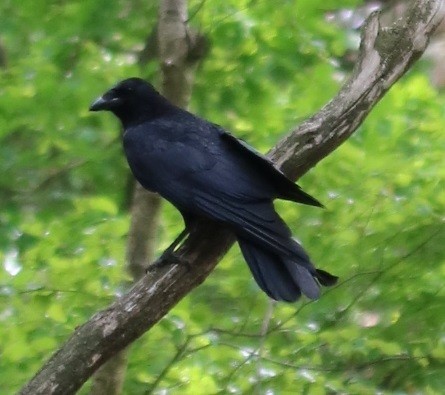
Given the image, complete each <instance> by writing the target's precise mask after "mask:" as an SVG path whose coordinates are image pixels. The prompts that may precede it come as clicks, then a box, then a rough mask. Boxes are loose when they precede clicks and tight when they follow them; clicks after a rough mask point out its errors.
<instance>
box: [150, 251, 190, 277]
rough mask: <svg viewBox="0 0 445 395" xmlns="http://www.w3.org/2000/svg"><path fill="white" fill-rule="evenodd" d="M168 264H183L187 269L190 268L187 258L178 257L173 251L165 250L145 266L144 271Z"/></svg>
mask: <svg viewBox="0 0 445 395" xmlns="http://www.w3.org/2000/svg"><path fill="white" fill-rule="evenodd" d="M168 265H184V266H186V267H187V269H188V270H190V268H191V265H190V262H189V261H188V260H187V259H185V258H182V257H180V256H179V255H178V254H176V253H175V252H169V251H166V252H164V253H163V254H162V255H161V256H160V257H159V258H158V259H156V261H154V262H153V263H152V264H151V265H150V266H149V267H148V268H147V270H146V272H147V273H149V272H152V271H154V270H156V269H159V268H161V267H164V266H168Z"/></svg>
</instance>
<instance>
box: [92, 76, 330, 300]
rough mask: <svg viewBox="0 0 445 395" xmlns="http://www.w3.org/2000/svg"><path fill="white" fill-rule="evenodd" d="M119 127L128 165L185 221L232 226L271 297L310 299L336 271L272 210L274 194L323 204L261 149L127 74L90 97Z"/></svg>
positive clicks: (94, 104) (245, 254) (261, 284)
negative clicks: (319, 263) (315, 260)
mask: <svg viewBox="0 0 445 395" xmlns="http://www.w3.org/2000/svg"><path fill="white" fill-rule="evenodd" d="M90 109H91V110H92V111H99V110H108V111H112V112H113V113H114V114H115V115H116V116H117V117H118V118H119V119H120V120H121V122H122V125H123V127H124V130H125V131H124V137H123V144H124V149H125V153H126V156H127V159H128V163H129V165H130V168H131V170H132V172H133V174H134V176H135V177H136V179H137V180H138V181H139V182H140V183H141V184H142V186H143V187H144V188H146V189H148V190H151V191H154V192H158V193H159V194H160V195H161V196H163V197H164V198H165V199H167V200H169V201H170V202H171V203H172V204H173V205H174V206H175V207H176V208H177V209H178V210H179V211H180V212H181V214H182V215H183V217H184V220H185V223H186V227H189V228H190V227H191V224H192V223H193V219H194V218H197V217H206V218H211V219H213V220H216V221H220V222H222V223H224V224H225V225H226V226H229V227H230V228H231V230H232V231H233V232H234V233H235V235H236V237H237V240H238V243H239V245H240V248H241V251H242V253H243V256H244V258H245V259H246V261H247V263H248V264H249V267H250V269H251V271H252V274H253V276H254V278H255V280H256V281H257V283H258V285H259V286H260V287H261V288H262V289H263V290H264V292H266V293H267V294H268V295H269V296H270V297H271V298H273V299H275V300H285V301H289V302H291V301H294V300H296V299H297V298H298V297H299V296H300V295H301V294H304V295H306V296H308V297H309V298H312V299H315V298H317V297H318V296H319V284H322V285H333V284H335V282H336V279H337V278H336V277H335V276H332V275H330V274H329V273H327V272H324V271H321V270H316V269H315V268H314V266H313V264H312V263H311V261H310V259H309V257H308V255H307V254H306V253H305V251H304V250H303V248H302V247H301V246H300V244H298V243H297V242H296V241H295V240H294V239H293V238H292V235H291V232H290V230H289V228H288V227H287V225H286V224H285V223H284V221H283V220H282V219H281V218H280V217H279V216H278V214H277V213H276V211H275V209H274V207H273V203H272V202H273V199H276V198H280V199H286V200H292V201H295V202H298V203H303V204H309V205H313V206H321V204H320V203H319V202H318V201H317V200H316V199H314V198H313V197H311V196H310V195H308V194H306V193H305V192H303V191H302V190H301V189H300V188H299V187H298V186H297V185H296V184H294V183H293V182H292V181H290V180H289V179H288V178H287V177H286V176H285V175H284V174H283V173H282V172H280V171H279V170H278V169H276V168H275V167H274V166H273V164H272V162H271V161H270V160H269V159H267V158H266V157H265V156H263V155H261V154H259V153H258V152H256V151H255V150H254V149H253V148H251V147H250V146H248V145H247V144H246V143H245V142H243V141H241V140H239V139H237V138H235V137H234V136H232V135H231V134H229V133H227V132H226V131H225V130H223V129H222V128H221V127H219V126H217V125H214V124H212V123H210V122H207V121H205V120H203V119H201V118H198V117H196V116H195V115H193V114H191V113H189V112H187V111H185V110H182V109H180V108H178V107H176V106H174V105H173V104H171V103H169V102H168V101H167V99H165V98H164V97H163V96H161V95H160V94H159V93H158V92H157V91H156V90H155V89H154V88H153V87H152V86H151V85H150V84H148V83H147V82H145V81H143V80H141V79H138V78H131V79H128V80H125V81H122V82H121V83H119V84H117V85H116V86H115V87H114V88H112V89H111V90H109V91H108V92H106V93H105V94H104V95H103V96H102V97H100V98H99V99H98V100H96V101H95V102H94V103H93V104H92V106H91V108H90Z"/></svg>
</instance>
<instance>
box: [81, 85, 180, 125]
mask: <svg viewBox="0 0 445 395" xmlns="http://www.w3.org/2000/svg"><path fill="white" fill-rule="evenodd" d="M172 108H174V106H173V104H171V103H170V102H169V101H168V100H167V99H166V98H164V97H163V96H162V95H161V94H160V93H159V92H157V91H156V89H155V88H153V86H152V85H151V84H149V83H148V82H146V81H144V80H143V79H141V78H135V77H134V78H128V79H126V80H123V81H121V82H119V83H118V84H116V85H115V86H114V87H112V88H111V89H110V90H108V91H107V92H105V93H104V94H103V95H102V96H100V97H99V98H97V99H96V100H95V101H94V102H93V103H92V104H91V106H90V111H111V112H112V113H113V114H114V115H116V116H117V117H118V118H119V119H120V120H121V121H122V124H123V125H124V127H126V126H130V125H132V124H137V123H139V122H144V121H146V120H150V119H153V118H156V117H158V116H160V115H163V114H165V113H166V112H168V111H171V110H172Z"/></svg>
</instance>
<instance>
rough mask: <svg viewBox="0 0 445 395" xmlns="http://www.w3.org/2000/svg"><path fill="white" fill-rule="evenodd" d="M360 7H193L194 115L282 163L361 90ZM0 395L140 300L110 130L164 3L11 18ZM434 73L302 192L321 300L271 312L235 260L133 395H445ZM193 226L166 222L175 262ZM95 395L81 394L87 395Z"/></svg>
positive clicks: (164, 341) (132, 372) (30, 3)
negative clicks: (354, 17)
mask: <svg viewBox="0 0 445 395" xmlns="http://www.w3.org/2000/svg"><path fill="white" fill-rule="evenodd" d="M359 5H361V2H360V1H358V0H349V1H347V0H342V1H337V0H336V1H334V0H313V1H311V2H308V1H307V2H303V1H291V0H288V1H282V2H280V5H279V6H277V3H276V2H273V1H253V0H249V1H248V0H241V1H239V0H237V1H235V0H227V1H224V2H220V1H217V0H207V1H202V0H193V1H190V3H189V11H190V17H191V21H190V23H191V24H192V25H193V26H194V27H196V28H198V29H199V30H200V31H202V32H203V33H205V34H206V35H207V37H208V38H209V39H210V41H211V52H210V54H209V56H208V57H207V58H206V59H205V60H204V61H203V62H202V64H201V65H200V67H199V68H198V70H197V74H196V84H195V88H194V92H193V98H192V103H191V105H190V108H191V110H192V111H193V112H196V113H198V114H200V115H201V116H203V117H205V118H208V119H210V120H212V121H214V122H216V123H219V124H221V125H223V126H224V127H226V128H227V129H229V130H231V131H233V132H234V133H235V134H236V135H238V136H240V137H243V138H245V139H246V140H248V141H249V142H250V143H252V144H253V145H255V146H256V147H257V148H259V149H260V150H262V151H263V152H266V151H267V150H268V149H269V148H270V147H271V146H272V145H273V144H274V143H275V142H276V141H277V140H278V139H279V138H280V137H281V136H283V135H284V134H285V133H286V131H289V130H290V129H291V128H292V127H293V126H295V125H297V124H298V123H299V122H301V120H303V119H304V118H306V117H307V116H309V115H311V114H312V113H313V112H315V111H317V109H319V107H320V106H322V105H323V104H324V103H326V102H327V101H328V100H329V99H330V98H332V96H333V95H334V94H335V93H336V92H337V90H338V88H339V86H340V84H341V83H342V82H343V81H344V79H345V78H346V77H347V75H348V67H345V64H344V62H343V60H344V55H345V54H346V53H348V51H353V50H354V49H355V48H356V46H357V43H358V37H359V35H358V32H357V31H356V30H354V29H348V28H345V27H344V26H341V25H340V24H338V23H333V21H335V18H330V17H328V15H330V16H332V15H336V13H335V12H336V11H337V10H340V9H342V10H349V12H352V10H353V9H355V7H357V6H359ZM0 11H1V14H2V15H3V18H2V23H1V25H0V43H1V46H2V48H1V49H2V53H3V56H2V57H1V59H2V62H3V64H2V65H1V66H2V68H1V70H0V175H1V176H0V204H1V211H0V263H1V267H0V322H1V324H0V339H1V342H0V393H2V394H10V393H14V392H15V391H16V390H18V389H19V388H20V387H21V385H23V384H24V383H25V382H26V380H28V379H29V378H30V377H31V376H32V375H33V374H34V373H35V372H36V370H37V369H38V368H39V367H40V365H41V364H42V363H43V361H44V360H46V359H47V358H48V357H49V356H50V355H51V353H52V352H53V351H54V350H55V349H56V348H57V347H58V346H59V345H60V344H61V343H62V342H63V341H64V340H65V339H66V338H67V337H68V336H69V335H70V334H71V333H72V331H73V330H74V329H75V328H76V326H78V325H80V324H81V323H83V322H84V321H85V320H87V319H88V318H89V317H90V316H91V315H92V314H93V313H94V312H96V311H97V310H99V309H102V308H104V307H105V306H107V305H108V304H109V303H111V302H112V301H113V300H114V299H115V297H116V295H120V294H122V293H123V292H125V290H126V289H127V287H128V285H127V284H129V276H128V275H127V274H125V270H124V265H125V262H124V255H125V242H126V235H127V231H128V226H129V216H128V209H127V207H128V192H127V190H128V187H127V185H128V180H129V171H128V168H127V165H126V163H125V159H124V157H123V154H122V149H121V145H120V130H119V127H118V124H117V122H116V121H115V120H114V119H113V118H112V116H111V115H104V116H97V115H93V114H90V113H89V112H88V107H89V104H90V102H91V100H92V99H94V98H95V97H96V96H97V95H98V94H100V93H102V92H103V91H104V90H105V89H106V88H108V87H109V86H110V85H111V84H113V83H115V82H116V81H118V80H120V79H123V78H125V77H128V76H132V75H141V76H143V77H146V78H148V79H150V80H151V81H153V82H154V83H155V84H158V86H159V80H160V79H159V72H158V66H157V65H156V63H155V62H152V63H149V64H148V65H144V66H143V67H142V68H141V66H140V65H139V64H138V57H139V52H140V51H141V50H142V48H143V47H144V42H145V40H146V38H147V36H148V35H149V33H150V31H151V30H152V29H153V27H154V26H155V23H156V18H157V4H155V3H154V2H150V1H140V0H139V1H132V2H129V1H125V0H120V1H114V2H110V1H108V0H106V1H105V0H94V1H90V0H87V1H74V0H67V1H58V2H55V1H45V0H37V1H36V0H23V1H21V2H14V1H12V0H1V2H0ZM428 70H429V66H428V63H427V62H425V61H421V62H419V63H418V64H417V65H416V66H415V67H414V69H413V70H412V71H411V72H410V73H409V74H408V75H407V76H405V77H404V78H403V79H402V80H401V81H400V82H398V83H397V85H396V86H394V87H393V88H392V89H391V91H390V92H389V94H388V95H387V96H386V97H385V98H384V99H383V100H382V101H381V103H379V104H378V106H377V107H376V109H375V110H374V111H373V112H372V114H371V115H370V116H369V118H368V119H367V120H366V121H365V123H364V124H363V125H362V126H361V127H360V129H359V131H358V132H357V133H356V134H355V135H354V136H353V137H352V138H351V139H349V140H348V141H347V142H346V143H345V144H344V145H343V146H342V147H341V148H340V149H338V150H337V151H336V152H334V153H333V154H331V155H330V156H329V157H328V158H326V159H325V160H323V161H322V163H320V164H319V165H318V166H317V167H316V168H314V169H313V170H312V171H311V172H310V173H309V174H308V175H306V176H305V177H304V178H303V179H302V180H300V184H301V185H302V186H303V187H304V188H305V189H306V190H307V191H308V192H309V193H311V194H313V195H314V196H316V197H317V198H319V199H320V200H321V201H323V202H324V203H325V205H326V206H327V209H326V210H318V209H314V208H310V207H298V206H296V205H295V204H288V203H282V202H277V206H278V208H279V211H280V213H281V214H282V216H283V217H284V218H285V219H286V220H287V221H288V223H289V225H290V226H291V228H292V229H293V230H294V233H295V235H297V237H298V238H300V239H301V241H302V242H303V244H304V246H305V247H306V249H307V250H308V251H309V252H310V254H311V255H312V257H313V260H314V262H316V263H317V265H318V266H319V267H322V268H324V269H326V270H329V271H331V272H332V273H335V274H337V275H338V276H340V278H341V281H340V283H339V285H338V286H337V287H335V288H333V289H329V290H327V291H325V292H324V295H323V297H322V298H321V299H320V300H319V301H317V302H311V303H308V301H307V300H303V301H300V302H299V303H296V304H274V303H271V302H270V301H268V300H267V298H266V297H265V295H264V294H263V293H262V292H261V291H260V290H259V289H258V287H257V286H256V285H255V283H254V281H253V279H252V278H251V275H250V273H249V272H248V269H247V266H246V265H245V264H244V262H243V259H242V257H241V255H240V252H239V250H238V248H237V247H234V248H232V250H231V252H230V253H229V254H228V256H227V257H226V258H225V259H224V260H223V261H222V262H221V264H220V265H219V266H218V267H217V269H216V270H215V272H214V273H213V274H212V275H211V276H210V277H209V279H208V280H207V281H206V282H205V283H204V284H203V285H202V286H200V287H199V288H198V289H197V290H195V291H194V292H192V293H191V294H190V295H189V296H187V297H186V298H185V299H184V300H183V301H182V302H180V303H179V304H178V305H177V306H176V307H175V308H174V309H173V310H172V311H171V313H170V314H169V315H168V316H167V317H165V318H164V319H163V320H162V321H161V322H160V323H159V324H158V325H157V326H156V327H155V328H153V329H152V330H151V331H150V332H149V333H148V334H147V335H145V336H144V337H143V338H141V339H140V340H138V341H137V342H136V343H135V344H134V345H133V346H132V347H131V353H130V360H129V366H128V369H127V378H126V382H125V386H124V393H125V394H149V393H159V394H161V393H162V394H216V393H220V394H224V393H235V394H237V393H258V394H286V393H305V394H325V393H332V394H334V393H350V394H373V393H377V392H378V393H388V394H390V393H398V394H402V393H417V394H419V393H422V394H437V393H441V391H442V390H443V388H444V387H445V367H444V365H445V337H444V334H445V332H444V329H445V324H444V323H445V309H444V306H445V293H444V289H443V283H444V279H445V225H444V206H445V188H444V183H445V166H444V159H443V158H444V156H443V155H444V151H445V134H444V133H443V127H444V124H445V96H444V94H443V93H441V92H440V91H439V90H438V89H436V88H435V87H433V86H432V85H431V83H430V81H429V77H428ZM181 228H182V223H181V221H180V217H179V216H178V215H177V213H175V211H174V210H173V209H172V208H171V207H170V206H169V205H167V204H166V205H165V206H164V210H163V217H162V224H161V228H160V229H159V251H161V250H162V248H163V247H165V246H166V245H167V244H168V242H169V241H171V239H172V238H173V237H174V235H175V234H176V233H177V232H178V231H179V230H180V229H181ZM88 388H89V385H88V384H86V385H85V386H84V388H83V389H82V390H81V393H88Z"/></svg>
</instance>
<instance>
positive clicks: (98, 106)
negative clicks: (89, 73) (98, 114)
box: [90, 96, 109, 111]
mask: <svg viewBox="0 0 445 395" xmlns="http://www.w3.org/2000/svg"><path fill="white" fill-rule="evenodd" d="M108 107H109V100H106V99H104V97H103V96H101V97H99V98H97V99H96V100H94V102H93V103H91V106H90V111H101V110H108Z"/></svg>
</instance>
